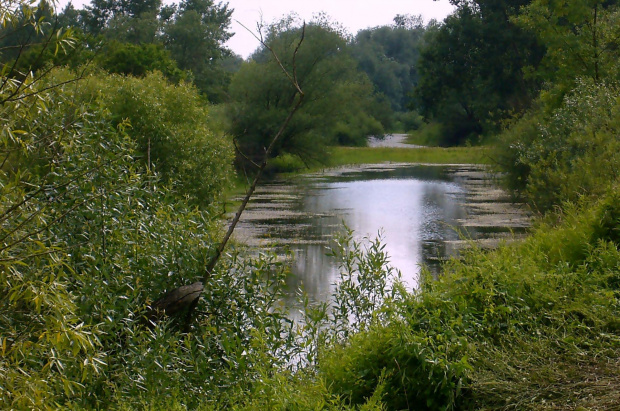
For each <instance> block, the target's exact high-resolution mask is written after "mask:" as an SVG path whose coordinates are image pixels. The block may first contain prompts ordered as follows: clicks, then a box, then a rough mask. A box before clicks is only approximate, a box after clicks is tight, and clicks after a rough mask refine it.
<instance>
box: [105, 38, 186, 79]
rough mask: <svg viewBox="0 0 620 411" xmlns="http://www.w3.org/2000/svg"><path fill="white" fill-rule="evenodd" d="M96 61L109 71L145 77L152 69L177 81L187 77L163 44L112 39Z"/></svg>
mask: <svg viewBox="0 0 620 411" xmlns="http://www.w3.org/2000/svg"><path fill="white" fill-rule="evenodd" d="M96 62H97V63H98V64H99V65H100V66H101V67H102V68H103V69H104V70H106V71H108V72H109V73H117V74H124V75H131V76H134V77H145V76H146V75H147V73H149V72H151V71H159V72H161V73H162V74H163V75H164V76H165V77H166V78H167V79H169V80H171V81H172V82H175V83H178V82H179V81H181V80H185V79H186V77H187V74H186V73H185V72H183V71H182V70H181V69H179V68H178V66H177V62H176V61H175V60H173V59H172V58H171V57H170V53H169V52H168V51H167V50H165V49H164V47H163V46H162V45H161V44H153V43H151V44H140V45H135V44H131V43H120V42H118V41H110V42H109V43H108V44H106V45H105V47H104V48H103V50H102V52H101V53H100V54H98V55H97V57H96Z"/></svg>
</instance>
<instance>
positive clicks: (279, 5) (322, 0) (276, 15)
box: [59, 0, 453, 57]
mask: <svg viewBox="0 0 620 411" xmlns="http://www.w3.org/2000/svg"><path fill="white" fill-rule="evenodd" d="M219 1H220V0H216V3H217V2H219ZM68 2H69V0H60V1H59V4H60V6H61V8H62V7H64V6H65V4H67V3H68ZM72 2H73V6H74V7H75V8H78V9H79V8H82V6H83V5H84V4H90V0H72ZM179 2H180V0H164V3H167V4H170V3H179ZM226 2H227V1H226V0H224V1H222V3H226ZM228 4H229V6H230V8H232V9H234V10H235V12H234V13H233V16H232V19H233V21H232V26H231V30H232V32H233V33H235V35H234V36H233V37H232V39H230V41H229V42H228V43H227V45H228V47H230V48H231V49H232V50H233V51H234V52H235V53H237V54H239V55H241V56H243V57H248V56H249V55H250V54H251V53H252V52H253V51H254V50H255V49H256V48H257V47H258V41H257V40H256V39H255V38H254V37H253V36H252V35H251V34H250V33H248V32H247V30H246V29H244V28H243V27H242V26H241V25H240V24H239V23H238V22H240V23H241V24H243V25H244V26H246V27H248V28H250V29H255V28H256V23H258V22H260V21H261V19H262V21H263V22H264V23H267V24H268V23H272V22H274V21H276V20H279V19H280V18H281V17H283V16H285V15H288V14H290V13H291V12H295V13H297V14H298V15H299V16H300V18H302V19H304V20H311V19H312V16H313V15H314V14H316V13H320V12H324V13H326V14H327V15H328V16H330V17H331V19H332V20H333V21H337V22H339V23H341V24H342V25H343V26H344V27H345V28H347V29H348V30H349V32H350V33H351V34H355V33H357V32H358V31H359V30H361V29H365V28H367V27H376V26H383V25H386V24H390V23H391V22H392V19H393V18H394V17H395V16H396V15H397V14H413V15H418V14H421V15H422V16H423V17H424V19H425V21H429V20H430V19H437V20H443V19H444V18H445V17H446V16H447V15H448V14H450V13H451V12H452V10H453V7H452V5H450V2H449V1H448V0H437V1H433V0H229V1H228ZM261 16H262V17H261ZM237 21H238V22H237Z"/></svg>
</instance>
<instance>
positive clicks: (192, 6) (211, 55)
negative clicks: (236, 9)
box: [58, 0, 232, 102]
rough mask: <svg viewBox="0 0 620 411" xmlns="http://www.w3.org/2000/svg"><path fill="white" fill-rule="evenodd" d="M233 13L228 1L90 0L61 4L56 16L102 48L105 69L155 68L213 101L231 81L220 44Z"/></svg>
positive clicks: (93, 45)
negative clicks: (78, 5) (88, 1)
mask: <svg viewBox="0 0 620 411" xmlns="http://www.w3.org/2000/svg"><path fill="white" fill-rule="evenodd" d="M231 14H232V10H230V9H229V8H228V4H226V3H215V2H213V1H212V0H187V1H181V2H180V3H179V4H172V5H162V2H161V1H160V0H140V1H124V0H93V1H91V4H90V5H89V6H86V7H85V8H84V9H82V10H75V9H74V8H73V7H72V6H67V7H65V9H64V10H63V11H62V12H61V13H60V14H59V16H58V20H59V21H60V22H61V24H63V25H65V26H67V27H73V28H79V29H80V30H81V31H83V32H84V33H85V39H86V40H87V41H88V43H90V48H94V49H97V50H100V51H99V53H98V54H97V59H96V62H97V63H98V64H99V65H100V66H101V67H103V68H105V69H106V70H108V71H109V72H112V73H120V74H131V75H135V76H144V75H145V74H146V72H148V71H152V70H159V71H161V72H162V73H164V74H165V75H166V77H168V79H170V80H172V81H174V82H178V81H179V79H181V78H187V79H189V80H191V81H192V82H193V83H194V85H195V86H196V87H197V88H198V90H200V92H201V93H203V94H204V95H206V96H207V97H208V99H209V100H210V101H211V102H220V101H223V100H225V99H226V97H227V96H226V89H227V87H228V83H229V82H230V74H229V70H228V69H227V68H226V67H225V64H227V63H225V62H224V60H225V59H226V58H228V57H229V56H230V51H229V50H227V49H226V48H225V47H224V43H225V42H226V40H228V39H229V38H230V37H231V35H232V34H231V33H230V32H229V31H228V30H229V25H230V18H231ZM187 73H191V74H190V75H187Z"/></svg>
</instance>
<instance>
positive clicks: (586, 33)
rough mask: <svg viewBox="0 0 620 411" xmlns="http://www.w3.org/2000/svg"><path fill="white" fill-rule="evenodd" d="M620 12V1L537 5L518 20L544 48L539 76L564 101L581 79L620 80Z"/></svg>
mask: <svg viewBox="0 0 620 411" xmlns="http://www.w3.org/2000/svg"><path fill="white" fill-rule="evenodd" d="M619 12H620V10H619V9H618V2H617V1H607V0H595V1H592V0H575V1H553V2H550V1H546V0H534V1H532V2H531V4H529V5H528V6H527V7H526V8H525V9H524V11H523V13H522V14H521V15H520V16H519V17H518V18H517V19H516V22H517V23H518V24H519V25H521V26H522V27H525V28H527V29H528V30H530V31H532V32H534V33H536V35H537V37H538V41H539V42H540V43H541V44H544V46H545V49H546V53H545V55H544V58H543V60H542V64H541V65H540V67H538V69H537V70H535V71H536V75H538V76H539V77H540V78H541V80H543V81H546V82H548V83H547V84H548V86H547V87H548V88H549V89H556V90H555V92H556V93H560V94H559V95H560V98H561V96H562V94H561V93H562V92H566V91H568V90H570V89H571V88H572V87H573V85H574V84H575V80H576V79H577V78H590V79H592V80H594V81H595V82H600V81H603V80H605V79H615V80H618V75H619V74H620V71H618V64H617V61H618V57H619V56H618V51H619V45H620V44H619V43H618V42H619V41H620V40H619V39H620V37H619V35H620V31H619V29H618V27H619V24H618V23H619V21H620V20H619V16H620V14H619Z"/></svg>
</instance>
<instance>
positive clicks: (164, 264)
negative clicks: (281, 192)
mask: <svg viewBox="0 0 620 411" xmlns="http://www.w3.org/2000/svg"><path fill="white" fill-rule="evenodd" d="M453 3H454V4H455V5H457V6H458V8H457V10H456V12H455V13H454V14H453V15H452V16H450V17H449V18H448V19H447V20H446V21H445V22H443V23H433V24H430V25H428V26H426V27H422V25H421V22H420V21H419V20H416V19H411V18H407V17H403V16H400V17H397V19H395V25H394V26H393V27H388V28H377V29H373V30H367V31H363V32H362V33H360V34H359V35H358V37H356V39H355V40H352V39H348V38H347V37H346V36H345V35H344V34H343V33H342V31H341V30H340V29H338V27H337V25H335V24H333V23H329V22H327V21H325V20H321V19H319V21H315V22H311V23H309V24H307V25H306V26H305V28H302V26H300V25H298V24H297V23H296V22H295V21H294V20H292V19H285V20H284V21H282V22H280V23H279V24H276V25H273V26H271V27H269V28H268V30H267V32H265V33H264V35H265V43H264V45H263V47H262V48H260V49H259V50H257V52H256V53H255V54H254V55H253V56H252V59H251V60H250V61H247V62H244V63H243V64H239V63H240V62H239V60H238V59H236V58H235V57H234V56H232V57H231V56H228V54H229V53H228V52H227V50H225V48H224V47H223V42H224V41H225V39H226V38H228V36H229V35H230V33H229V32H228V23H229V20H230V10H229V9H228V5H227V4H219V3H218V4H215V3H214V2H212V1H210V0H187V1H183V2H182V3H181V4H179V5H173V6H162V4H161V3H160V2H158V1H151V0H146V1H116V0H112V1H103V0H93V2H92V3H91V5H90V6H87V7H86V8H85V9H84V10H75V9H73V8H72V7H71V6H68V7H67V8H66V9H65V10H64V11H63V12H62V13H61V14H60V15H56V14H55V12H54V10H53V7H51V6H50V5H49V4H48V3H45V2H43V3H41V4H40V5H35V4H34V3H31V2H29V1H27V0H17V1H4V0H3V1H1V3H0V77H1V79H0V119H1V120H0V408H3V409H5V408H6V409H99V408H112V409H116V408H118V409H127V410H132V409H145V408H147V409H205V410H214V409H248V410H250V409H301V410H304V409H352V410H353V409H364V410H381V409H416V410H456V409H485V410H508V409H519V410H521V409H524V410H558V409H575V410H577V409H579V410H582V409H586V410H587V409H593V410H594V409H600V410H613V409H616V408H617V405H618V404H619V403H620V397H619V393H620V379H619V377H618V376H619V375H620V361H619V358H620V321H619V318H620V154H619V153H620V147H619V140H618V134H619V132H620V85H619V82H620V64H619V61H620V58H619V57H620V56H619V53H620V40H619V39H620V36H619V34H620V32H619V30H620V24H619V23H620V8H619V5H618V1H609V0H605V1H603V0H587V1H586V0H583V1H582V0H577V1H555V2H549V1H546V0H531V1H525V0H524V1H491V0H471V1H469V0H468V1H465V0H454V1H453ZM302 37H303V42H301V38H302ZM405 40H406V42H405ZM400 41H403V42H404V43H405V44H408V45H409V46H407V47H411V48H419V47H421V49H419V50H418V49H416V50H393V49H394V47H395V46H394V44H395V43H398V42H400ZM355 42H358V44H357V45H355V44H354V43H355ZM99 47H101V48H99ZM297 47H299V48H298V50H297V51H295V50H296V49H297ZM269 48H271V50H273V51H274V52H275V53H276V55H277V56H279V58H280V62H281V63H282V67H284V68H285V69H286V71H287V72H288V73H289V74H290V73H295V75H298V79H299V80H300V83H299V84H301V85H303V94H304V96H305V98H306V100H304V105H303V107H301V108H300V110H299V112H296V113H295V114H296V116H295V117H294V119H293V121H291V123H290V127H289V128H287V129H286V130H285V133H284V134H283V138H282V140H281V141H279V143H278V144H279V146H278V147H276V150H275V152H274V155H276V157H275V159H274V163H273V165H272V167H274V169H279V170H287V171H296V170H298V169H299V166H300V164H306V163H307V164H308V165H311V166H316V164H317V162H313V160H321V161H323V162H325V163H327V164H331V165H350V164H361V163H375V162H384V161H393V162H419V163H448V164H453V163H472V162H475V163H486V164H492V165H495V166H496V167H497V168H498V169H499V170H500V171H502V172H503V175H505V176H506V182H507V185H508V186H509V187H510V188H511V189H513V190H514V192H515V194H518V195H521V196H522V197H523V198H524V199H525V201H527V202H528V203H529V204H531V205H532V206H533V208H534V209H535V210H538V211H539V212H540V213H541V219H540V220H539V221H537V222H536V227H535V228H534V229H533V230H532V233H531V236H530V237H529V238H527V239H526V240H524V241H521V242H518V243H513V244H511V245H502V246H500V247H499V248H498V249H496V250H494V251H483V250H480V249H477V248H475V247H472V248H471V249H469V250H467V251H465V252H464V253H463V255H462V258H461V259H458V260H457V259H454V260H451V261H448V262H447V263H446V264H445V265H444V266H443V272H442V274H441V275H440V276H439V277H438V278H432V277H431V275H430V273H428V272H426V271H424V272H423V275H422V278H421V279H420V287H419V289H417V290H415V291H413V292H411V291H407V290H405V289H404V287H403V286H401V284H400V283H399V282H398V273H397V272H395V271H394V270H393V269H391V268H390V267H389V256H388V255H386V253H385V252H384V247H383V245H382V243H381V239H368V240H366V241H364V242H361V243H356V242H354V241H352V238H353V235H352V233H350V232H347V233H345V234H344V235H343V236H342V237H341V238H337V239H335V241H334V244H333V246H332V254H333V255H334V256H335V257H336V258H338V261H340V263H341V265H340V273H341V274H340V278H339V279H338V282H337V283H338V286H337V287H336V290H335V292H334V295H333V296H332V300H331V302H332V304H331V308H330V306H329V303H327V302H312V301H309V299H308V297H307V296H305V295H304V294H303V293H300V302H301V303H302V306H303V308H304V309H303V313H302V316H303V321H301V322H299V323H293V322H292V321H291V320H290V319H289V317H288V316H287V312H286V310H285V308H284V307H283V305H282V304H281V301H282V299H283V298H284V295H285V294H284V291H285V290H284V287H285V279H286V276H287V274H288V268H287V265H286V263H285V262H284V261H282V260H281V259H279V258H278V257H276V256H275V255H270V254H258V255H255V256H252V255H251V254H250V253H245V252H244V250H237V249H234V248H233V249H229V250H226V252H225V253H224V255H223V257H222V259H221V261H219V263H218V265H217V266H216V268H215V269H214V270H213V271H212V272H210V273H205V267H206V266H207V264H208V261H210V260H211V258H212V257H213V255H214V254H216V253H217V252H216V249H217V245H218V242H219V241H220V238H221V227H220V221H219V217H220V212H221V206H222V193H223V192H224V191H225V190H228V189H230V185H231V181H235V176H234V175H233V174H234V169H233V161H234V156H235V154H234V152H233V147H234V145H235V143H236V144H237V146H238V149H239V150H238V151H240V152H241V153H243V154H240V153H239V152H238V153H237V155H238V157H239V156H240V157H243V155H245V156H246V157H247V158H244V160H248V159H258V158H260V154H261V153H264V151H261V150H262V149H263V147H264V146H265V145H266V144H269V142H270V141H271V138H273V135H274V132H275V130H277V128H278V126H279V125H281V124H283V119H284V118H285V117H286V116H287V114H288V113H289V112H291V107H292V106H294V104H295V101H294V99H295V98H296V96H297V95H298V92H299V90H292V89H291V86H290V85H291V82H290V79H287V78H286V76H285V75H284V74H283V70H282V67H280V64H278V63H277V62H275V61H274V59H273V56H271V55H270V52H269ZM373 48H374V49H377V50H381V53H383V54H384V55H385V56H387V57H389V58H393V61H386V60H381V59H380V58H378V57H377V56H376V55H372V53H370V50H371V49H373ZM97 50H102V51H103V52H102V53H101V52H99V53H98V52H97ZM396 51H398V53H397V52H396ZM369 53H370V54H369ZM418 56H419V61H420V66H418V68H417V69H415V70H410V71H409V75H410V76H411V77H410V78H408V79H407V80H408V81H404V79H405V77H406V73H405V71H406V70H405V67H406V66H407V65H411V64H414V63H413V62H414V61H415V60H417V59H418ZM388 60H389V59H388ZM86 63H90V65H89V64H86ZM60 65H62V66H66V67H63V68H60V67H58V66H60ZM373 67H374V69H372V68H373ZM231 78H232V80H231V81H232V82H230V84H229V80H230V79H231ZM397 80H398V81H397ZM400 80H403V81H400ZM399 81H400V82H399ZM383 83H385V84H383ZM381 84H383V85H384V86H385V87H383V86H382V85H381ZM387 84H391V85H392V86H394V87H388V86H387ZM397 84H398V87H396V85H397ZM412 90H413V96H412V97H414V98H415V99H416V102H417V103H416V104H417V108H418V109H419V110H421V112H422V113H423V114H424V115H425V116H426V120H432V122H430V123H428V124H422V121H421V118H420V116H419V115H418V113H416V112H415V111H411V112H408V113H405V112H399V113H397V114H394V113H393V112H392V109H397V110H402V109H403V107H404V106H405V105H406V104H407V101H408V97H407V94H408V93H410V91H412ZM229 98H230V99H229ZM221 101H227V103H226V105H220V106H210V105H209V103H211V104H212V103H214V102H221ZM388 120H389V121H388ZM387 124H391V126H392V127H396V124H400V125H399V127H403V128H412V129H418V132H417V133H414V136H413V137H412V138H413V139H418V140H416V141H420V140H422V141H425V142H428V143H433V144H436V145H437V144H444V145H450V144H455V143H462V142H464V141H473V142H477V141H478V140H479V138H480V134H481V135H482V136H483V138H485V139H486V141H492V142H493V145H494V147H492V148H489V147H458V148H454V147H453V148H436V147H433V148H422V149H392V148H386V149H369V148H365V147H356V148H352V147H338V145H343V144H347V145H363V142H364V138H365V136H366V135H367V134H368V133H380V132H382V131H383V130H385V128H384V127H386V125H387ZM222 130H228V131H229V132H231V133H232V136H226V135H225V133H223V132H221V131H222ZM496 132H497V133H498V134H494V133H496ZM324 153H331V157H327V156H323V154H324ZM238 159H239V158H238ZM330 162H331V163H330ZM248 163H249V162H248ZM248 163H246V165H247V164H248ZM236 178H237V179H238V178H239V177H236ZM199 280H200V281H204V284H203V286H204V290H203V291H201V298H200V299H199V300H198V302H197V305H195V306H192V307H190V308H189V309H188V310H185V311H183V312H181V313H178V314H174V313H170V312H168V314H169V315H163V314H162V313H159V314H158V313H154V312H153V310H152V309H151V306H152V305H154V304H153V303H154V301H156V300H157V299H158V298H159V297H161V296H162V295H163V294H164V292H165V291H166V290H171V289H174V288H176V287H178V286H181V285H187V284H190V283H194V282H196V281H199Z"/></svg>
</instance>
